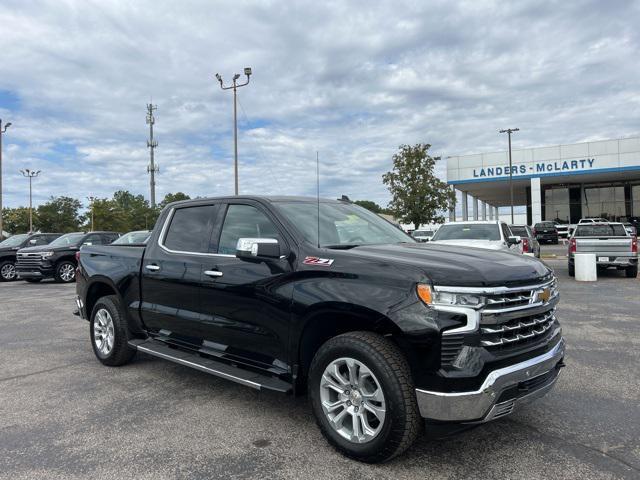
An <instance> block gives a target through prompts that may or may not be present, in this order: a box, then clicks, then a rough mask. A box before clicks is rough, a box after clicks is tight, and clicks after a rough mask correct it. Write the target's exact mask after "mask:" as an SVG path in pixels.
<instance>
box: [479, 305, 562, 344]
mask: <svg viewBox="0 0 640 480" xmlns="http://www.w3.org/2000/svg"><path fill="white" fill-rule="evenodd" d="M555 311H556V309H555V307H554V308H552V309H551V310H549V311H547V312H544V313H541V314H537V315H529V316H526V317H518V318H514V319H512V320H509V321H507V322H504V323H496V324H492V325H488V324H482V325H481V328H480V345H482V346H483V347H487V348H493V347H501V346H505V345H507V346H508V345H512V344H524V343H529V342H537V341H538V340H539V337H542V336H544V335H545V333H548V332H549V331H550V330H551V329H552V328H553V325H554V324H555V323H556V316H555Z"/></svg>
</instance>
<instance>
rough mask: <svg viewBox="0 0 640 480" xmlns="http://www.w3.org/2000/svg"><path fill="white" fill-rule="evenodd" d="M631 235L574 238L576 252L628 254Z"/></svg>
mask: <svg viewBox="0 0 640 480" xmlns="http://www.w3.org/2000/svg"><path fill="white" fill-rule="evenodd" d="M631 241H632V239H631V237H618V238H615V237H583V238H576V253H596V254H598V255H603V256H612V257H614V256H630V255H632V253H631Z"/></svg>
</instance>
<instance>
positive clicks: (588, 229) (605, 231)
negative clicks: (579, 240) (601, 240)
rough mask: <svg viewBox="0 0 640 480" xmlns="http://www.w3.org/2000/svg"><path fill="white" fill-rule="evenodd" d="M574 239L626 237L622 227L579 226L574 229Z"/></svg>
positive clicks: (618, 225)
mask: <svg viewBox="0 0 640 480" xmlns="http://www.w3.org/2000/svg"><path fill="white" fill-rule="evenodd" d="M574 236H575V237H626V236H627V231H626V230H625V228H624V225H620V224H617V225H611V224H609V225H597V224H593V225H589V224H586V225H579V226H578V227H577V228H576V233H575V234H574Z"/></svg>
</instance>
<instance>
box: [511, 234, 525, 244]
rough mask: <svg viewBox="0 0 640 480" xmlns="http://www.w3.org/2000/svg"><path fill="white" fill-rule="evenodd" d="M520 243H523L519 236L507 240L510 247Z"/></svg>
mask: <svg viewBox="0 0 640 480" xmlns="http://www.w3.org/2000/svg"><path fill="white" fill-rule="evenodd" d="M519 243H522V238H520V237H519V236H517V235H514V236H512V237H509V238H508V239H507V244H508V245H518V244H519Z"/></svg>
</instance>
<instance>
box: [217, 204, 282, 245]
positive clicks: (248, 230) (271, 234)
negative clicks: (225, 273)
mask: <svg viewBox="0 0 640 480" xmlns="http://www.w3.org/2000/svg"><path fill="white" fill-rule="evenodd" d="M239 238H275V239H276V240H278V242H280V243H282V239H281V237H280V235H279V234H278V229H277V228H276V226H275V225H274V224H273V222H272V221H271V220H269V218H268V217H267V216H266V215H265V214H264V213H262V212H261V211H260V210H258V209H257V208H255V207H252V206H250V205H229V208H228V210H227V216H226V218H225V219H224V224H223V226H222V232H221V234H220V246H219V247H218V253H221V254H225V255H235V253H236V245H237V244H238V239H239Z"/></svg>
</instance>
